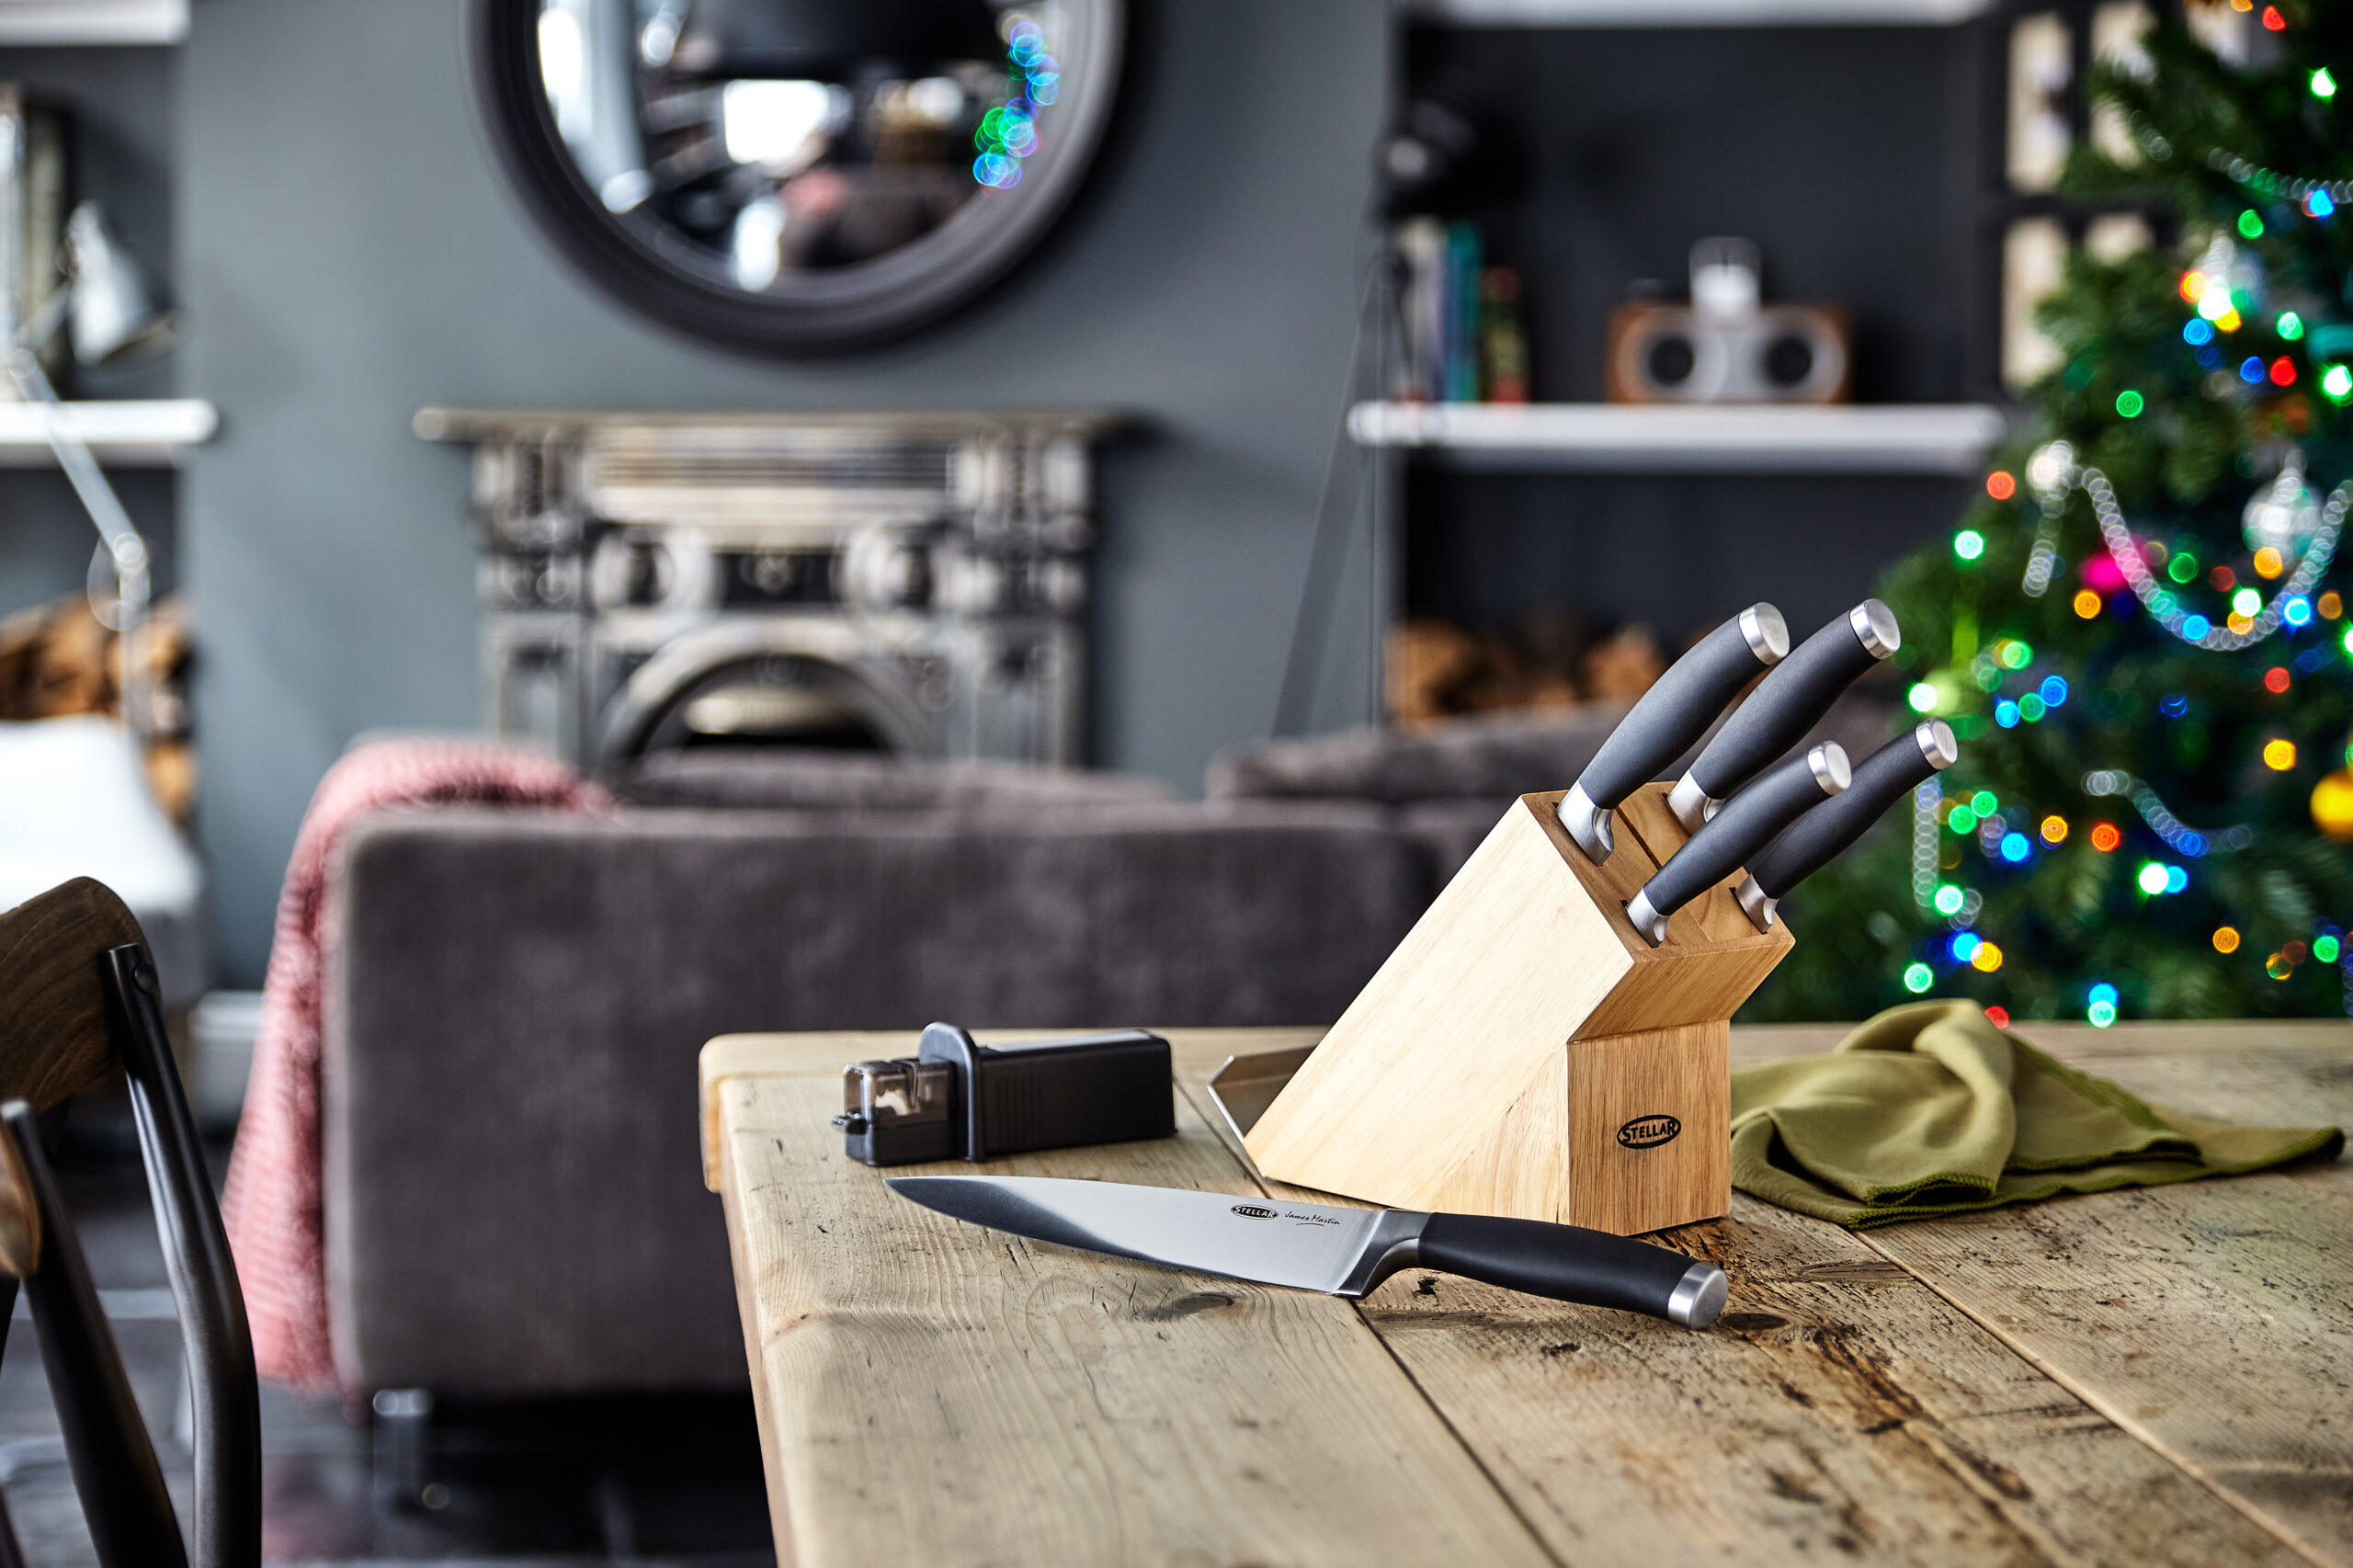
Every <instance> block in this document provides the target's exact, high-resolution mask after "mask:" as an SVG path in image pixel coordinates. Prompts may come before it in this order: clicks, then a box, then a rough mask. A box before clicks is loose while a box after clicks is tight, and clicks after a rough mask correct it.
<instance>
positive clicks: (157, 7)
mask: <svg viewBox="0 0 2353 1568" xmlns="http://www.w3.org/2000/svg"><path fill="white" fill-rule="evenodd" d="M186 37H188V0H0V46H21V45H33V46H42V47H49V46H56V47H63V46H71V45H76V44H171V43H177V42H179V41H180V40H182V39H185V38H186Z"/></svg>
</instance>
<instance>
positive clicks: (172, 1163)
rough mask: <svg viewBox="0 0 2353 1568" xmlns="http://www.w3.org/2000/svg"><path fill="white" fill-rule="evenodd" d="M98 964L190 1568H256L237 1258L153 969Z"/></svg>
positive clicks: (255, 1457) (249, 1395) (114, 959)
mask: <svg viewBox="0 0 2353 1568" xmlns="http://www.w3.org/2000/svg"><path fill="white" fill-rule="evenodd" d="M99 961H100V970H101V973H102V975H103V978H104V980H105V990H106V993H107V1012H108V1022H109V1024H110V1025H111V1026H112V1032H113V1035H114V1040H115V1050H116V1051H117V1052H118V1054H119V1055H120V1057H121V1059H122V1065H123V1070H124V1073H125V1075H126V1076H127V1077H128V1078H129V1079H130V1083H131V1115H132V1118H133V1119H134V1120H135V1121H136V1122H137V1123H138V1127H139V1151H140V1154H141V1156H142V1159H143V1161H144V1163H145V1165H146V1167H147V1190H148V1192H149V1194H150V1196H152V1197H153V1199H154V1203H155V1231H156V1235H157V1238H158V1239H159V1240H160V1241H161V1242H162V1244H163V1249H164V1266H165V1271H166V1273H168V1274H169V1276H170V1277H171V1281H172V1297H173V1300H174V1301H176V1303H177V1304H178V1307H179V1314H180V1334H181V1336H182V1338H183V1339H184V1341H185V1342H186V1345H187V1347H188V1378H189V1388H190V1395H191V1401H192V1403H193V1406H194V1413H195V1417H196V1419H195V1428H196V1445H195V1447H196V1528H195V1530H194V1532H193V1539H194V1543H195V1556H196V1562H197V1568H255V1565H256V1564H258V1563H259V1562H261V1391H260V1386H259V1384H258V1382H257V1381H256V1378H255V1374H254V1342H253V1335H252V1332H251V1330H250V1328H249V1327H248V1326H247V1324H246V1321H245V1300H244V1292H243V1291H242V1290H239V1289H238V1285H237V1266H236V1262H235V1260H234V1259H233V1257H232V1256H230V1253H229V1235H228V1232H227V1231H226V1230H225V1229H223V1228H222V1223H221V1209H220V1205H219V1204H217V1203H216V1202H214V1201H213V1197H212V1177H211V1174H210V1172H209V1171H207V1170H206V1169H205V1165H204V1151H203V1146H202V1144H201V1143H200V1142H199V1140H198V1138H197V1132H196V1121H195V1119H194V1118H193V1117H191V1116H190V1115H189V1114H188V1096H187V1094H186V1093H185V1092H184V1091H183V1090H182V1088H181V1086H180V1076H179V1069H178V1068H177V1067H176V1066H175V1065H174V1064H173V1062H172V1048H171V1041H170V1040H169V1039H168V1038H167V1037H166V1036H165V1033H164V1015H163V1007H162V1004H161V1001H160V997H161V994H162V992H161V987H160V986H158V985H157V983H156V980H155V966H154V964H153V962H151V961H150V960H149V959H148V957H147V952H146V949H143V948H142V947H140V946H138V945H137V944H135V943H133V944H129V945H126V946H123V947H119V948H112V949H108V950H107V952H106V953H104V954H103V955H101V958H100V960H99Z"/></svg>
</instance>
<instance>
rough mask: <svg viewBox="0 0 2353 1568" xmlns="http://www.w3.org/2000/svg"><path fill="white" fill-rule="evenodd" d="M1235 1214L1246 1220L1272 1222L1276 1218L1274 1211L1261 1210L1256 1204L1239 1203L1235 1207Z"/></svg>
mask: <svg viewBox="0 0 2353 1568" xmlns="http://www.w3.org/2000/svg"><path fill="white" fill-rule="evenodd" d="M1233 1212H1234V1213H1236V1214H1239V1215H1241V1216H1242V1217H1243V1218H1244V1219H1245V1220H1271V1219H1273V1218H1274V1217H1275V1211H1274V1210H1271V1209H1261V1208H1259V1207H1258V1206H1257V1205H1256V1204H1255V1203H1237V1204H1235V1205H1234V1206H1233Z"/></svg>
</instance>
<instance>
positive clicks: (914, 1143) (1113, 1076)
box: [834, 1024, 1176, 1165]
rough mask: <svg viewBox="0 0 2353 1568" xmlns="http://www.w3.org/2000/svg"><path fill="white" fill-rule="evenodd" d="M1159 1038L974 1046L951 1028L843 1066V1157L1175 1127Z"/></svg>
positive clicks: (1130, 1032) (925, 1155)
mask: <svg viewBox="0 0 2353 1568" xmlns="http://www.w3.org/2000/svg"><path fill="white" fill-rule="evenodd" d="M842 1105H843V1110H842V1114H841V1115H839V1116H837V1117H835V1118H834V1125H835V1127H837V1128H839V1129H840V1130H841V1132H842V1142H843V1152H844V1153H847V1155H848V1156H849V1157H850V1158H851V1159H853V1160H858V1161H861V1162H863V1163H864V1164H867V1165H913V1164H915V1163H916V1162H918V1161H923V1160H956V1159H963V1160H992V1159H995V1158H997V1157H998V1156H999V1155H1003V1154H1022V1153H1030V1152H1032V1151H1034V1150H1039V1149H1066V1148H1071V1147H1073V1146H1074V1145H1077V1144H1082V1143H1125V1142H1132V1141H1133V1140H1136V1139H1139V1138H1167V1137H1170V1136H1173V1135H1174V1134H1175V1132H1176V1081H1175V1076H1174V1074H1173V1071H1172V1063H1171V1062H1170V1060H1169V1054H1168V1042H1167V1041H1166V1040H1163V1039H1162V1038H1161V1037H1160V1036H1158V1035H1156V1034H1153V1033H1150V1032H1149V1031H1147V1030H1144V1029H1120V1030H1117V1031H1115V1032H1113V1033H1110V1034H1093V1035H1074V1036H1068V1037H1064V1038H1063V1039H1058V1040H1025V1041H1022V1042H1020V1043H1018V1044H1013V1045H994V1046H992V1045H982V1044H980V1043H979V1042H977V1041H976V1040H973V1039H972V1031H970V1030H969V1029H965V1028H961V1027H960V1026H958V1025H955V1024H933V1025H931V1026H929V1027H928V1028H926V1029H925V1030H924V1031H923V1042H922V1044H921V1045H920V1046H918V1047H917V1048H916V1052H915V1055H914V1056H901V1057H891V1058H885V1059H882V1060H879V1061H872V1062H851V1063H850V1064H849V1065H848V1066H847V1067H845V1068H843V1069H842Z"/></svg>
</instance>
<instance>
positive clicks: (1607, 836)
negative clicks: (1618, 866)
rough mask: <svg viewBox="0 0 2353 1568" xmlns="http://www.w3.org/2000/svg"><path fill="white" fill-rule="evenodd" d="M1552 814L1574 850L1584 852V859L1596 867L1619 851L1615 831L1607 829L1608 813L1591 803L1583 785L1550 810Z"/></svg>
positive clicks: (1608, 826) (1608, 827) (1566, 795)
mask: <svg viewBox="0 0 2353 1568" xmlns="http://www.w3.org/2000/svg"><path fill="white" fill-rule="evenodd" d="M1552 813H1553V815H1555V816H1557V817H1559V818H1560V819H1561V825H1562V827H1563V828H1565V829H1566V830H1567V831H1568V835H1569V836H1570V837H1571V838H1573V839H1574V840H1575V841H1576V846H1577V847H1578V848H1580V849H1582V850H1584V851H1585V853H1586V858H1587V859H1589V860H1591V861H1592V862H1593V863H1594V864H1595V865H1597V866H1598V865H1600V864H1601V863H1602V862H1603V861H1604V860H1607V859H1608V858H1609V855H1610V852H1611V851H1612V850H1614V849H1616V848H1617V847H1618V837H1617V833H1616V830H1615V829H1613V828H1612V827H1611V826H1610V825H1609V813H1608V812H1605V811H1603V810H1602V809H1601V808H1600V807H1599V806H1597V805H1595V804H1594V803H1593V800H1592V797H1590V796H1588V795H1587V794H1586V792H1585V786H1584V785H1582V784H1580V785H1578V786H1577V787H1576V788H1575V789H1574V790H1570V791H1569V792H1568V793H1567V794H1565V795H1563V796H1562V797H1561V803H1560V804H1559V805H1557V806H1554V807H1553V808H1552Z"/></svg>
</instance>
